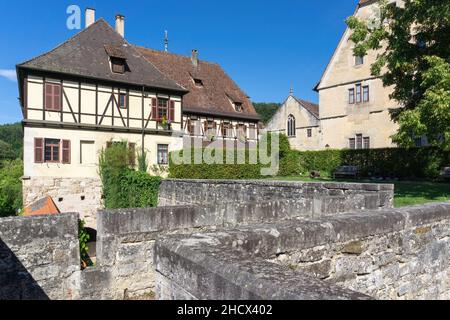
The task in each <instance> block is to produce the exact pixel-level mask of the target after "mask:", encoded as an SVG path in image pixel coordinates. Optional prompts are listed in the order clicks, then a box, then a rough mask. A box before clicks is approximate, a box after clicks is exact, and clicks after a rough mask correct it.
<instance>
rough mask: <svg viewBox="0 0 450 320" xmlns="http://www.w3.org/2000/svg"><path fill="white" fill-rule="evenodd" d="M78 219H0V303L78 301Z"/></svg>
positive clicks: (66, 215) (67, 217) (68, 217)
mask: <svg viewBox="0 0 450 320" xmlns="http://www.w3.org/2000/svg"><path fill="white" fill-rule="evenodd" d="M79 270H80V251H79V242H78V215H77V214H61V215H57V216H41V217H32V218H18V217H14V218H1V219H0V300H5V299H6V300H19V299H24V300H26V299H33V300H36V299H39V300H46V299H62V300H65V299H67V300H70V299H76V298H77V297H78V286H77V279H78V277H79Z"/></svg>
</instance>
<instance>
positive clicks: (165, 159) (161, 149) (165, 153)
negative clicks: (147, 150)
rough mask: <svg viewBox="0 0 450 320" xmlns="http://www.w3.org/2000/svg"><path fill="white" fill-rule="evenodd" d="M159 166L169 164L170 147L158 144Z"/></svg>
mask: <svg viewBox="0 0 450 320" xmlns="http://www.w3.org/2000/svg"><path fill="white" fill-rule="evenodd" d="M158 164H159V165H167V164H169V146H168V145H167V144H158Z"/></svg>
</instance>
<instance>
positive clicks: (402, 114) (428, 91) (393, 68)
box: [347, 0, 450, 149]
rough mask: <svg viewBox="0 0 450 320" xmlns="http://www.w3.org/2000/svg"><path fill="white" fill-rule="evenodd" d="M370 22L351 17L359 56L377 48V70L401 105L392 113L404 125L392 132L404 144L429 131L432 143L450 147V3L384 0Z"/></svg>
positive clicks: (400, 143)
mask: <svg viewBox="0 0 450 320" xmlns="http://www.w3.org/2000/svg"><path fill="white" fill-rule="evenodd" d="M379 6H380V11H379V16H378V17H377V18H375V19H374V20H371V21H364V20H361V19H358V18H357V17H350V18H348V19H347V24H348V26H349V27H350V29H352V31H353V33H352V35H351V37H350V40H352V41H353V42H354V43H355V48H354V54H355V56H365V55H366V54H367V52H368V51H369V50H377V51H378V52H380V53H379V54H378V57H377V60H376V62H375V63H374V64H373V65H372V74H373V75H374V76H380V77H381V78H382V80H383V84H384V86H392V87H393V90H394V91H393V93H392V94H391V98H392V99H394V100H396V101H398V102H399V103H400V105H402V106H403V107H402V108H399V109H396V110H393V111H391V117H392V119H393V120H394V121H396V122H397V123H398V124H399V127H400V129H399V131H398V133H397V134H396V135H394V136H393V140H394V142H396V143H398V144H399V145H401V146H405V147H410V146H413V145H414V137H419V136H423V135H426V136H427V137H428V140H429V142H430V143H431V144H433V145H438V146H441V147H444V148H447V149H448V148H450V36H449V35H450V2H449V1H448V0H446V1H443V0H405V5H404V6H395V5H393V4H389V3H388V1H386V0H380V1H379Z"/></svg>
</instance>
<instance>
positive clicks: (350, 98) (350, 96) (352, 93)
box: [348, 88, 355, 104]
mask: <svg viewBox="0 0 450 320" xmlns="http://www.w3.org/2000/svg"><path fill="white" fill-rule="evenodd" d="M348 103H350V104H354V103H355V89H354V88H351V89H349V90H348Z"/></svg>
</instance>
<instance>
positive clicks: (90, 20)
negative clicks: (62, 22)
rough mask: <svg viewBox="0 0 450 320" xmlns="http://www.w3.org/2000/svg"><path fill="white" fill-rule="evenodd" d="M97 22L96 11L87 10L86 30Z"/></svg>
mask: <svg viewBox="0 0 450 320" xmlns="http://www.w3.org/2000/svg"><path fill="white" fill-rule="evenodd" d="M94 22H95V9H92V8H86V28H89V27H90V26H91V25H92V24H94Z"/></svg>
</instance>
